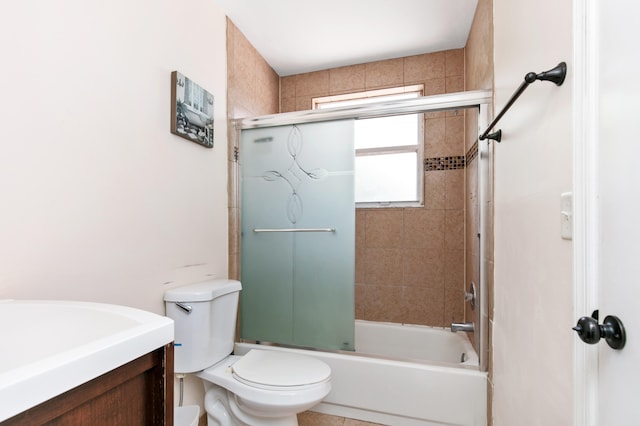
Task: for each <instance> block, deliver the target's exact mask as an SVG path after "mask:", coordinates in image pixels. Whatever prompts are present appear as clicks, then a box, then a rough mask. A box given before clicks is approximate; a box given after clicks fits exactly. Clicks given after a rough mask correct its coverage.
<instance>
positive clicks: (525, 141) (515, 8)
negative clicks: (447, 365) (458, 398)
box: [493, 0, 574, 426]
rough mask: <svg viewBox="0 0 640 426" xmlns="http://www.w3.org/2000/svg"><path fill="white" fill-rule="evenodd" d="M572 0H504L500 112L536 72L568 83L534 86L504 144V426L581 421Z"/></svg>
mask: <svg viewBox="0 0 640 426" xmlns="http://www.w3.org/2000/svg"><path fill="white" fill-rule="evenodd" d="M571 7H572V3H571V2H570V1H563V2H557V1H554V0H541V1H537V2H531V1H525V0H494V25H495V27H494V31H495V33H494V42H495V45H494V48H495V52H494V60H495V108H496V113H497V112H498V111H499V110H500V109H501V108H502V107H503V106H504V105H505V103H506V102H507V100H508V99H509V98H510V96H511V94H512V93H513V92H514V91H515V89H516V88H517V87H518V85H519V84H520V83H521V82H522V81H523V78H524V75H525V74H526V73H527V72H529V71H535V72H540V71H544V70H547V69H549V68H552V67H554V66H555V65H557V64H558V63H559V62H561V61H566V62H567V64H568V68H569V73H568V75H567V80H566V81H565V83H564V84H563V85H562V86H560V87H557V86H555V85H554V84H553V83H550V82H536V83H534V84H532V85H531V86H530V87H529V88H528V89H527V91H526V92H525V93H524V94H523V95H522V96H521V98H520V99H519V100H518V101H517V102H516V104H514V106H513V107H512V109H511V110H509V112H508V113H507V114H506V115H505V116H504V118H503V119H502V121H501V122H500V124H499V126H498V127H499V128H502V130H503V141H502V143H501V144H499V145H497V146H496V147H495V153H496V154H495V276H494V279H495V315H494V322H493V357H494V358H493V365H494V375H493V381H494V401H493V417H494V424H495V425H496V426H503V425H504V426H511V425H523V426H525V425H570V424H572V421H573V420H572V419H573V416H572V407H573V396H572V368H573V367H572V365H573V364H572V345H573V340H574V338H573V335H572V333H573V332H572V331H571V327H572V326H573V322H574V318H573V317H572V315H573V313H572V304H573V293H572V290H573V288H572V271H571V255H572V253H571V242H570V241H566V240H562V239H561V238H560V194H561V193H562V192H565V191H571V187H572V170H571V165H572V129H571V126H572V118H571V117H572V115H571V108H572V88H571V86H572V77H571V76H572V68H571V67H572V64H571V59H572V33H571V31H572V9H571Z"/></svg>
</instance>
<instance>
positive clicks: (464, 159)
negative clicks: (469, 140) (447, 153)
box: [424, 142, 478, 172]
mask: <svg viewBox="0 0 640 426" xmlns="http://www.w3.org/2000/svg"><path fill="white" fill-rule="evenodd" d="M477 156H478V142H476V143H474V144H473V146H472V147H471V148H469V151H467V155H466V156H465V155H458V156H455V157H432V158H425V159H424V171H425V172H431V171H435V170H459V169H464V168H465V167H467V165H468V164H471V162H472V161H473V160H475V159H476V157H477Z"/></svg>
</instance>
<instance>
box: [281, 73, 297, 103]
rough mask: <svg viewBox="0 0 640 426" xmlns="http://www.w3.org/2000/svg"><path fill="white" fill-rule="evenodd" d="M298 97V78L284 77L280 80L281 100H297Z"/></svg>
mask: <svg viewBox="0 0 640 426" xmlns="http://www.w3.org/2000/svg"><path fill="white" fill-rule="evenodd" d="M295 97H296V77H295V76H289V77H282V78H280V98H295Z"/></svg>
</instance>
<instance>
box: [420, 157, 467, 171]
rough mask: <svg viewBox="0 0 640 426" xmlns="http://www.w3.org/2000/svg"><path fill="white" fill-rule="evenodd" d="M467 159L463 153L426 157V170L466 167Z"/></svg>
mask: <svg viewBox="0 0 640 426" xmlns="http://www.w3.org/2000/svg"><path fill="white" fill-rule="evenodd" d="M464 166H465V159H464V156H463V155H458V156H456V157H435V158H425V159H424V171H425V172H431V171H434V170H458V169H464Z"/></svg>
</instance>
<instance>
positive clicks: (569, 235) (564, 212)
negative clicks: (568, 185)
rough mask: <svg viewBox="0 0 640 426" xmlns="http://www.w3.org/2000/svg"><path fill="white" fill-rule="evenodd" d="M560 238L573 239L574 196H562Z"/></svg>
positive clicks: (565, 193) (567, 194) (564, 193)
mask: <svg viewBox="0 0 640 426" xmlns="http://www.w3.org/2000/svg"><path fill="white" fill-rule="evenodd" d="M560 236H561V237H562V239H563V240H572V239H573V194H572V193H571V192H563V193H562V194H560Z"/></svg>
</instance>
